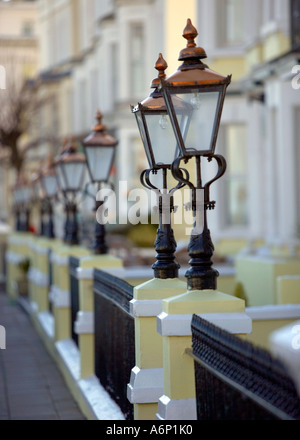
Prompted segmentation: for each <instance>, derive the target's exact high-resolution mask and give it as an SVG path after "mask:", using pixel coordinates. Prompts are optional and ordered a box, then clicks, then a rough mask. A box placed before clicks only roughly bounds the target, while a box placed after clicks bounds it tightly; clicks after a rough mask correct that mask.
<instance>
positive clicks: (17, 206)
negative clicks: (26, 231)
mask: <svg viewBox="0 0 300 440" xmlns="http://www.w3.org/2000/svg"><path fill="white" fill-rule="evenodd" d="M12 193H13V199H14V206H13V210H14V214H15V229H16V231H18V232H20V231H21V230H22V221H21V206H22V203H21V200H20V187H19V185H18V182H17V183H16V184H15V185H14V186H13V188H12Z"/></svg>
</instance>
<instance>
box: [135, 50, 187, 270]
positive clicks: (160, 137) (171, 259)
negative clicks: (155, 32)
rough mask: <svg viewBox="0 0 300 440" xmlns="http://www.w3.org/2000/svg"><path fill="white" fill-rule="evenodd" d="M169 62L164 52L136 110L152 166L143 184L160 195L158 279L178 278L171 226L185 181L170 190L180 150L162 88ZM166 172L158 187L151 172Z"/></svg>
mask: <svg viewBox="0 0 300 440" xmlns="http://www.w3.org/2000/svg"><path fill="white" fill-rule="evenodd" d="M167 67H168V66H167V63H166V61H165V60H164V59H163V57H162V54H159V58H158V60H157V62H156V64H155V68H156V70H157V71H158V72H159V74H158V77H157V78H156V79H154V80H153V81H152V84H151V88H153V89H154V91H153V92H152V93H151V94H150V96H149V97H148V98H146V99H145V100H144V101H142V102H141V103H138V105H137V106H136V107H132V109H131V110H132V113H133V114H134V115H135V117H136V121H137V125H138V128H139V131H140V136H141V139H142V141H143V145H144V149H145V153H146V156H147V159H148V162H149V165H150V169H148V170H145V171H144V172H143V173H142V174H141V183H142V184H143V186H144V187H145V188H148V189H150V190H154V191H155V192H156V193H157V194H158V209H159V227H158V230H157V238H156V241H155V249H156V252H157V255H156V259H157V261H156V262H155V263H154V264H153V266H152V268H153V270H154V276H155V278H162V279H166V278H177V277H178V269H179V267H180V266H179V264H178V263H176V262H175V255H174V254H175V251H176V246H177V245H176V241H175V238H174V233H173V229H172V228H171V219H170V217H171V212H172V211H174V203H173V193H174V191H175V190H177V189H179V188H181V187H183V186H184V184H182V183H181V182H180V183H179V184H178V185H177V186H176V187H175V188H173V189H171V190H170V191H168V189H167V188H168V182H167V173H168V170H170V169H171V165H172V163H173V161H174V160H175V158H176V157H177V156H178V154H179V153H180V150H179V148H178V143H177V140H176V137H175V136H174V133H173V130H172V126H171V123H170V118H169V116H168V113H167V108H166V105H165V102H164V99H163V97H162V94H161V92H160V90H159V87H160V81H161V80H162V79H164V78H165V76H166V75H165V73H164V72H165V70H166V68H167ZM159 171H161V172H162V175H163V182H162V189H158V188H156V187H155V186H154V185H153V184H152V183H151V180H150V175H151V174H157V173H158V172H159Z"/></svg>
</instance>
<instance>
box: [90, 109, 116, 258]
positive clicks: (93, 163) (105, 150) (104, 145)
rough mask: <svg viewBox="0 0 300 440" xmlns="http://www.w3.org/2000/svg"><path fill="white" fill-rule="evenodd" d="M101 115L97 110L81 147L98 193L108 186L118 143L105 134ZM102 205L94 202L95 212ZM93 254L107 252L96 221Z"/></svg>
mask: <svg viewBox="0 0 300 440" xmlns="http://www.w3.org/2000/svg"><path fill="white" fill-rule="evenodd" d="M102 117H103V116H102V113H101V112H100V110H98V112H97V114H96V120H97V124H96V125H95V126H94V128H93V131H92V133H91V134H90V135H89V136H87V137H86V138H85V139H84V140H83V143H82V145H83V147H84V152H85V156H86V161H87V167H88V171H89V176H90V181H91V183H92V184H94V185H96V187H97V191H99V190H100V189H101V188H102V187H103V186H104V185H107V184H108V180H109V175H110V172H111V169H112V166H113V163H114V159H115V152H116V147H117V145H118V141H117V140H116V139H115V138H114V137H113V136H111V135H110V134H108V133H107V131H106V126H105V125H104V124H102ZM102 204H103V201H98V200H96V203H95V211H97V210H98V209H99V208H100V207H101V206H102ZM92 249H93V251H94V254H96V255H103V254H106V253H107V251H108V247H107V244H106V240H105V226H104V224H103V223H102V222H98V221H96V225H95V235H94V243H93V245H92Z"/></svg>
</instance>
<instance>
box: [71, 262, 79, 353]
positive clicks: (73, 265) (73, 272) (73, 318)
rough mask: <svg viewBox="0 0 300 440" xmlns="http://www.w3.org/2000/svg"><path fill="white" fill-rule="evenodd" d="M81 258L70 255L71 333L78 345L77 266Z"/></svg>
mask: <svg viewBox="0 0 300 440" xmlns="http://www.w3.org/2000/svg"><path fill="white" fill-rule="evenodd" d="M79 261H80V260H79V259H78V258H76V257H69V275H70V291H71V295H70V296H71V335H72V339H73V341H74V342H75V344H77V345H78V335H77V333H75V331H74V326H75V321H76V317H77V313H78V312H79V281H78V278H77V272H76V270H77V268H78V267H79Z"/></svg>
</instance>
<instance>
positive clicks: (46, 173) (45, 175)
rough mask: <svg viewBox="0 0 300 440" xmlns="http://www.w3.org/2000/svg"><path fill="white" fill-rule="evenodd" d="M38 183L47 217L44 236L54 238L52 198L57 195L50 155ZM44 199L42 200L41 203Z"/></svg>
mask: <svg viewBox="0 0 300 440" xmlns="http://www.w3.org/2000/svg"><path fill="white" fill-rule="evenodd" d="M40 183H41V188H40V190H42V191H43V193H44V194H45V199H44V200H45V208H44V210H43V211H44V213H45V214H46V215H47V217H48V221H47V225H46V226H45V231H44V232H45V236H46V237H48V238H54V237H55V234H54V224H53V207H52V200H53V199H54V198H55V197H56V196H57V192H58V182H57V176H56V171H55V166H54V160H53V156H52V155H50V156H49V158H48V161H47V164H46V167H45V168H44V169H42V171H41V174H40ZM44 200H42V203H43V201H44Z"/></svg>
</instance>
